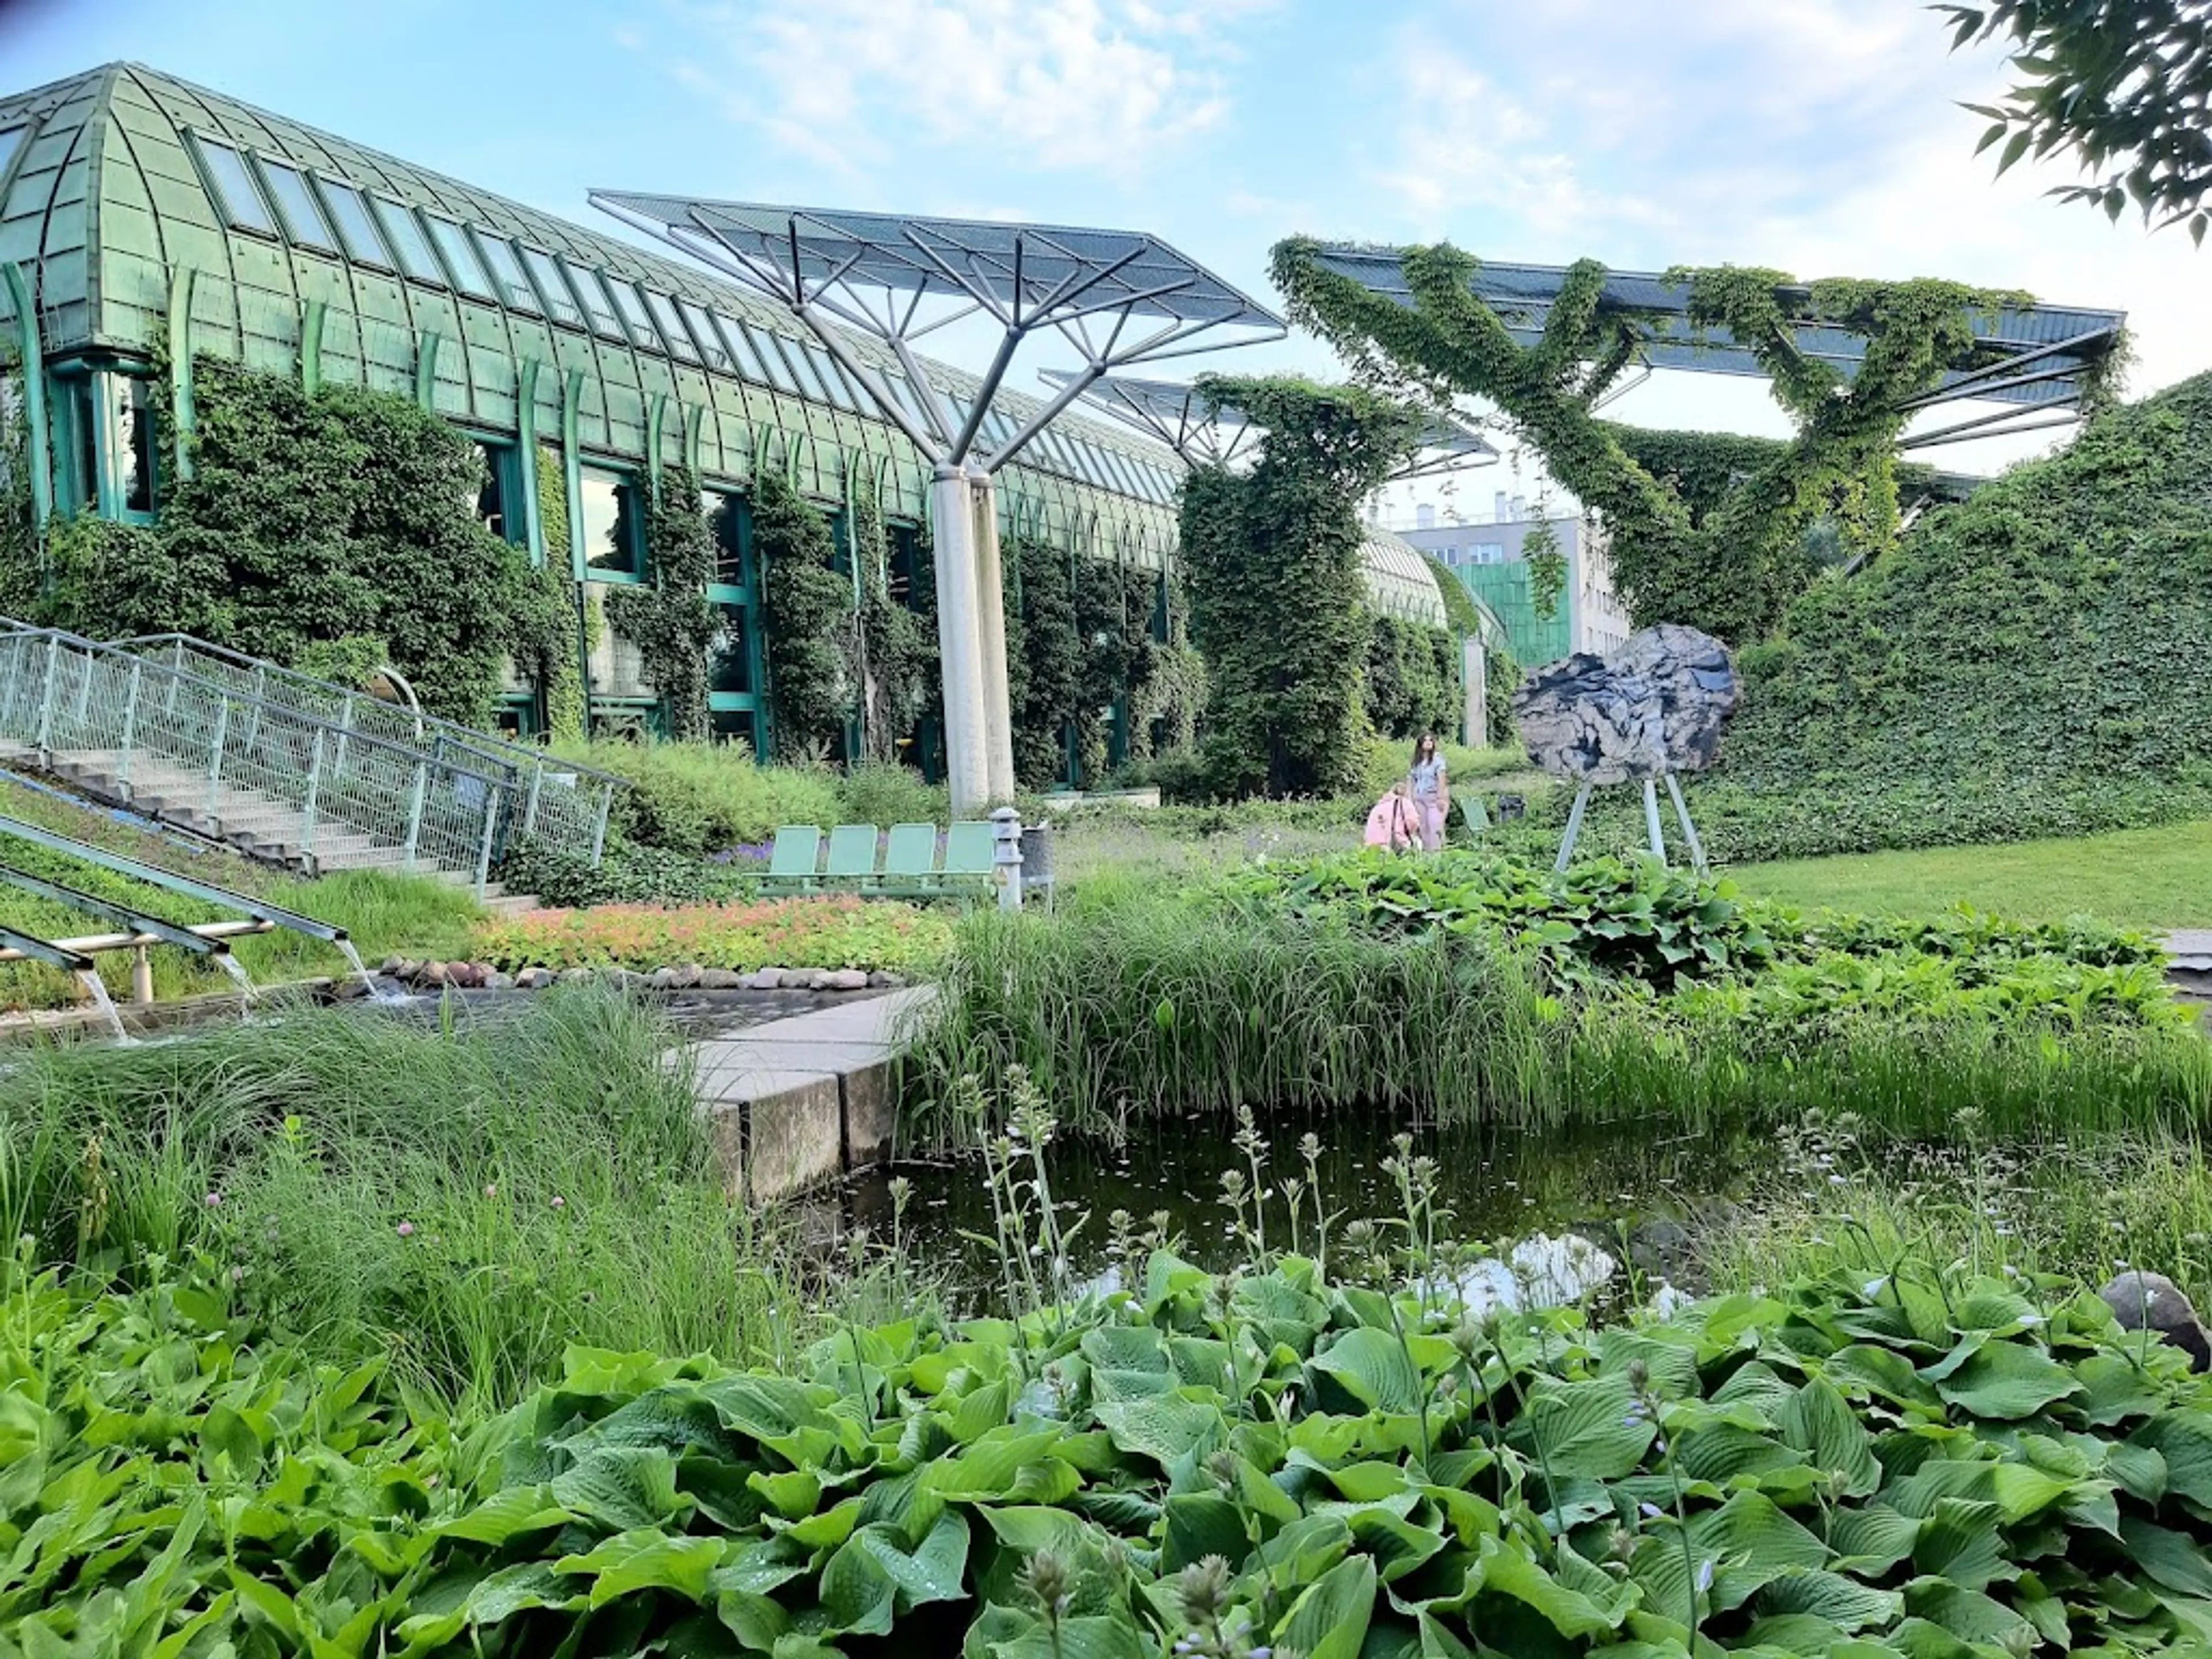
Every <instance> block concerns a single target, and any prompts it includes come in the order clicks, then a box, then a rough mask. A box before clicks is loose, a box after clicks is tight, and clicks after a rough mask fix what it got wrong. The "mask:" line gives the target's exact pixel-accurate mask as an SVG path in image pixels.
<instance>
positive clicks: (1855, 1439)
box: [1778, 1376, 1881, 1498]
mask: <svg viewBox="0 0 2212 1659" xmlns="http://www.w3.org/2000/svg"><path fill="white" fill-rule="evenodd" d="M1778 1426H1779V1428H1780V1429H1781V1431H1782V1437H1783V1439H1784V1441H1785V1442H1787V1443H1789V1444H1790V1445H1792V1446H1794V1447H1796V1449H1798V1450H1799V1451H1802V1452H1803V1453H1804V1454H1805V1455H1807V1456H1808V1458H1810V1459H1811V1460H1812V1462H1813V1465H1814V1468H1818V1469H1820V1471H1821V1472H1822V1473H1823V1474H1827V1475H1829V1476H1831V1477H1832V1479H1834V1480H1836V1482H1837V1484H1838V1491H1839V1492H1841V1494H1842V1495H1843V1496H1845V1497H1849V1498H1865V1497H1867V1496H1869V1494H1870V1493H1872V1492H1874V1491H1875V1488H1876V1487H1878V1486H1881V1464H1880V1463H1878V1462H1875V1455H1874V1437H1873V1436H1872V1435H1870V1434H1869V1433H1868V1432H1867V1431H1866V1425H1864V1424H1863V1423H1862V1422H1860V1421H1859V1418H1858V1413H1857V1412H1854V1411H1853V1410H1852V1409H1851V1407H1850V1401H1846V1400H1845V1399H1844V1396H1843V1394H1842V1392H1841V1391H1840V1390H1839V1389H1837V1387H1836V1386H1835V1384H1833V1383H1831V1382H1829V1381H1828V1380H1827V1379H1826V1377H1823V1376H1816V1377H1814V1378H1813V1379H1812V1380H1811V1381H1809V1382H1808V1383H1806V1384H1805V1385H1804V1386H1803V1387H1802V1388H1801V1389H1798V1390H1797V1392H1796V1393H1795V1394H1793V1395H1790V1399H1789V1401H1788V1403H1787V1404H1785V1405H1784V1407H1782V1410H1781V1412H1780V1413H1779V1421H1778Z"/></svg>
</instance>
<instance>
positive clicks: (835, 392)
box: [806, 340, 860, 409]
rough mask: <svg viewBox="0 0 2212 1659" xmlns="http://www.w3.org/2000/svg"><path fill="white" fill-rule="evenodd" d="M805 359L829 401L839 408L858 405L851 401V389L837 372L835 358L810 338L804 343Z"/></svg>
mask: <svg viewBox="0 0 2212 1659" xmlns="http://www.w3.org/2000/svg"><path fill="white" fill-rule="evenodd" d="M806 361H807V362H808V363H809V364H811V366H812V368H813V369H814V378H815V379H816V380H819V381H821V382H822V389H823V392H827V393H828V394H829V401H830V402H831V403H833V404H836V405H837V407H838V408H840V409H858V408H859V407H860V405H859V404H856V403H854V401H853V389H852V388H851V387H850V386H847V385H846V384H845V377H844V376H843V375H842V374H840V373H838V370H837V360H836V358H835V357H832V356H830V355H829V353H828V352H827V351H825V350H823V349H822V348H821V347H820V346H818V345H817V344H815V343H814V342H813V341H811V340H809V341H808V342H807V343H806Z"/></svg>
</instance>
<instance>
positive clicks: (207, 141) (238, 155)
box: [185, 127, 283, 242]
mask: <svg viewBox="0 0 2212 1659" xmlns="http://www.w3.org/2000/svg"><path fill="white" fill-rule="evenodd" d="M185 136H186V137H189V138H190V139H191V150H192V159H193V161H195V162H196V163H197V165H198V167H199V170H200V177H201V179H202V181H203V182H204V184H205V185H207V191H208V196H209V198H210V200H211V201H213V202H214V204H215V205H216V210H217V211H218V212H220V213H221V214H222V222H223V227H224V228H225V229H228V230H234V231H237V232H240V234H244V235H247V236H259V237H263V238H265V239H266V240H270V241H272V242H281V241H282V240H283V234H282V232H281V230H280V228H279V227H280V225H281V224H282V222H283V221H282V219H281V217H280V216H279V215H278V214H277V212H276V210H275V209H274V208H272V207H271V206H270V204H269V201H268V198H267V197H264V195H263V194H262V193H261V185H260V184H259V183H258V181H257V180H256V179H254V177H253V164H252V161H250V160H249V159H248V156H247V152H246V147H245V146H244V145H242V144H239V143H233V142H232V141H231V140H230V139H228V138H218V137H216V136H215V135H214V134H213V133H210V132H203V131H200V130H199V129H198V128H197V127H192V128H189V129H187V130H186V135H185ZM217 151H220V152H222V154H223V155H227V156H228V157H229V158H230V159H231V160H232V161H235V162H236V163H237V164H238V173H239V177H240V179H242V180H243V181H244V184H245V187H246V192H247V194H248V195H250V196H251V197H252V198H253V202H252V204H253V206H254V208H255V209H256V210H258V212H259V213H260V215H261V217H262V220H263V222H262V223H260V224H258V225H257V224H247V223H241V222H240V220H239V217H238V207H237V204H235V203H234V202H233V201H232V200H231V192H230V191H229V189H228V186H227V185H225V184H224V182H223V178H222V173H220V172H219V171H218V170H217V168H216V162H215V159H214V158H215V155H216V152H217Z"/></svg>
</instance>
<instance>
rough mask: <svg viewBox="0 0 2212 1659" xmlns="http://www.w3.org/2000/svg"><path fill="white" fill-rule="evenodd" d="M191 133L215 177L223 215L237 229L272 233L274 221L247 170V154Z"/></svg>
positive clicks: (211, 175) (274, 232) (274, 227)
mask: <svg viewBox="0 0 2212 1659" xmlns="http://www.w3.org/2000/svg"><path fill="white" fill-rule="evenodd" d="M194 137H195V138H196V139H197V143H198V144H199V148H200V155H201V158H202V159H203V160H204V161H206V162H207V170H208V176H209V177H210V178H211V179H214V180H215V193H216V201H217V203H218V204H220V205H221V207H222V216H223V217H224V218H225V219H228V221H229V222H231V223H232V224H234V225H235V226H237V227H238V228H240V230H258V231H259V232H260V233H261V234H263V235H264V236H274V235H275V234H276V220H274V219H272V218H271V217H270V215H269V209H268V207H267V206H266V205H265V204H264V203H263V202H262V200H261V192H260V191H258V190H256V189H254V187H253V178H252V174H250V173H247V172H246V158H245V157H244V156H243V155H240V154H239V153H238V152H237V151H236V150H234V149H232V148H231V147H230V146H229V145H228V144H223V143H216V141H215V140H214V139H212V138H204V137H198V135H197V134H195V135H194Z"/></svg>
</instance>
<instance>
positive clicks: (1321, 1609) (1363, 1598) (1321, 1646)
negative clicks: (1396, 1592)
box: [1274, 1555, 1376, 1659]
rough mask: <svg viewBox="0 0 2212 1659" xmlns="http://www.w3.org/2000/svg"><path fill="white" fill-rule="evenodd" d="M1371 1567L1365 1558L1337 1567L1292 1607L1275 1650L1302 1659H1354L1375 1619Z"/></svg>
mask: <svg viewBox="0 0 2212 1659" xmlns="http://www.w3.org/2000/svg"><path fill="white" fill-rule="evenodd" d="M1375 1588H1376V1573H1375V1564H1374V1563H1373V1562H1372V1561H1370V1560H1369V1559H1367V1558H1366V1557H1365V1556H1364V1555H1355V1556H1352V1557H1351V1558H1349V1559H1346V1560H1343V1561H1340V1562H1338V1563H1337V1564H1336V1565H1334V1566H1333V1567H1331V1568H1330V1569H1329V1570H1328V1571H1327V1572H1325V1573H1323V1574H1322V1576H1321V1577H1319V1578H1318V1579H1316V1580H1315V1581H1314V1583H1312V1584H1311V1585H1310V1587H1308V1589H1306V1591H1305V1593H1304V1595H1300V1596H1299V1597H1298V1599H1297V1601H1294V1602H1292V1603H1291V1610H1290V1613H1289V1615H1288V1616H1287V1617H1286V1618H1285V1619H1284V1620H1283V1621H1282V1622H1281V1623H1280V1624H1279V1625H1278V1626H1276V1627H1275V1632H1274V1645H1276V1646H1277V1647H1285V1648H1294V1649H1296V1650H1297V1651H1298V1652H1299V1653H1300V1654H1302V1655H1304V1656H1305V1659H1358V1655H1359V1650H1360V1647H1361V1646H1362V1644H1364V1643H1365V1641H1366V1640H1367V1626H1368V1625H1369V1623H1370V1621H1371V1620H1373V1618H1374V1616H1375Z"/></svg>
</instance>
